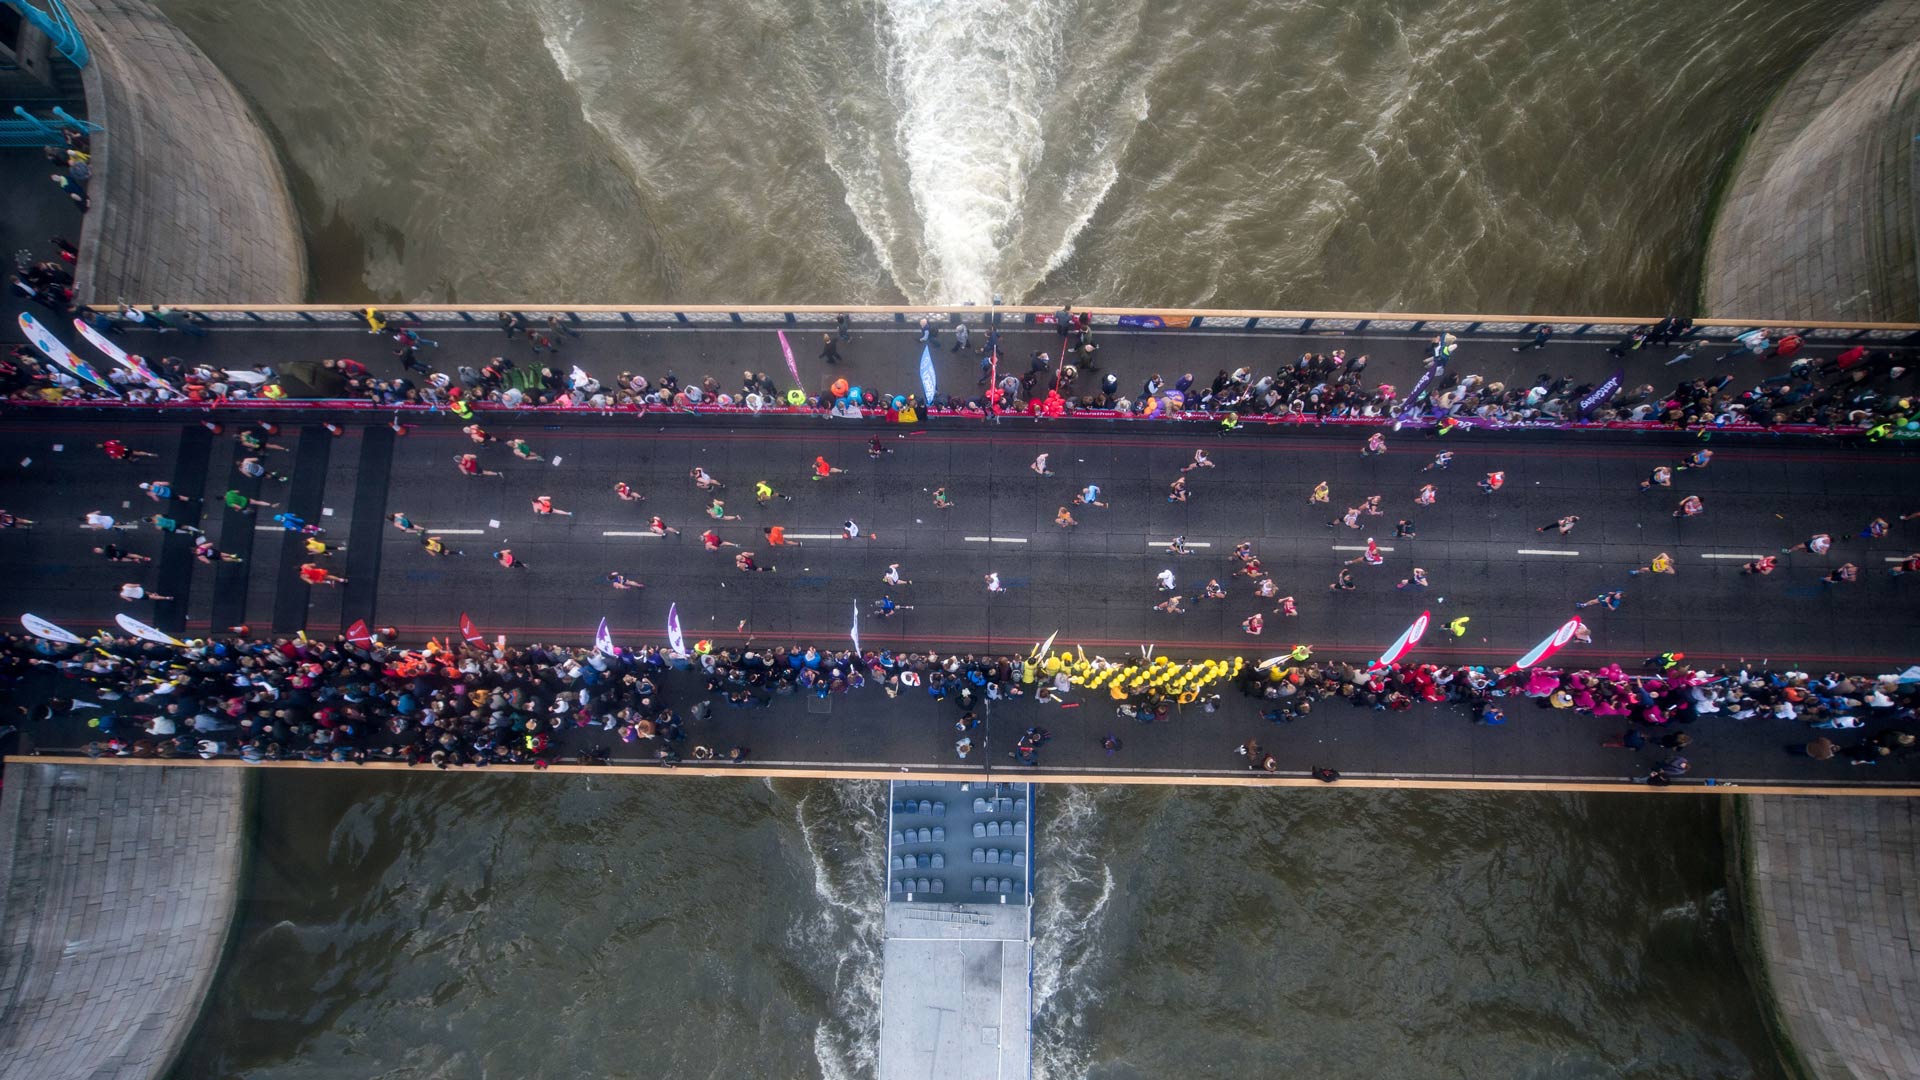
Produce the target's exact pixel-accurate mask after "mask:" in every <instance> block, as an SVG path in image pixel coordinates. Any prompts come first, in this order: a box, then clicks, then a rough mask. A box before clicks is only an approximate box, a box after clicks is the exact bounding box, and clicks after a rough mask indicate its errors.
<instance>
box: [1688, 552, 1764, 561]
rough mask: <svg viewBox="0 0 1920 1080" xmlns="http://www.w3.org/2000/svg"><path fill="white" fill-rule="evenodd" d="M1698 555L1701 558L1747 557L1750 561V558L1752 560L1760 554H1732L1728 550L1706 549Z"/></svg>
mask: <svg viewBox="0 0 1920 1080" xmlns="http://www.w3.org/2000/svg"><path fill="white" fill-rule="evenodd" d="M1700 557H1701V558H1703V559H1747V560H1749V561H1751V560H1753V559H1757V558H1759V557H1760V556H1758V555H1734V554H1731V553H1728V552H1723V551H1707V552H1702V553H1701V555H1700Z"/></svg>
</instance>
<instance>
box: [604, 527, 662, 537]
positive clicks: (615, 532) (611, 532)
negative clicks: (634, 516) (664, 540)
mask: <svg viewBox="0 0 1920 1080" xmlns="http://www.w3.org/2000/svg"><path fill="white" fill-rule="evenodd" d="M600 535H601V536H652V537H658V536H659V535H660V534H659V533H657V532H654V531H653V530H651V529H649V530H647V531H646V532H622V531H620V530H619V529H608V530H607V531H605V532H603V533H601V534H600Z"/></svg>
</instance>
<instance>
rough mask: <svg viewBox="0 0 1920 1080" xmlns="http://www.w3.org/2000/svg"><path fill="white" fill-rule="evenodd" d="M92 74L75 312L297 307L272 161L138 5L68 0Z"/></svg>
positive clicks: (211, 75) (143, 3)
mask: <svg viewBox="0 0 1920 1080" xmlns="http://www.w3.org/2000/svg"><path fill="white" fill-rule="evenodd" d="M67 6H68V7H69V8H70V9H71V10H72V12H73V15H74V21H75V22H76V24H77V25H78V26H79V27H80V32H81V34H82V36H83V37H84V38H85V40H86V43H87V47H88V49H89V51H90V52H91V54H92V62H91V63H89V64H88V65H87V67H86V69H85V70H84V71H83V72H82V86H83V88H84V92H85V94H86V99H87V111H88V117H89V119H90V120H92V121H93V122H94V123H97V124H100V125H102V126H103V130H101V131H99V132H97V133H95V135H94V136H93V168H94V180H93V184H92V188H91V192H90V193H91V196H92V201H93V206H92V209H91V210H90V211H89V212H88V214H87V217H86V222H85V224H84V225H83V226H82V228H81V231H80V238H79V248H80V255H79V261H78V265H77V266H76V267H75V270H74V277H75V279H76V283H77V286H78V300H79V301H80V302H81V303H87V304H94V305H108V304H112V303H115V302H116V301H119V300H122V299H136V298H138V299H146V300H158V301H162V302H166V303H173V304H180V305H189V306H190V305H193V304H203V303H207V304H211V303H289V302H297V301H300V300H303V299H305V298H306V295H307V256H306V246H305V243H304V241H303V240H302V236H301V231H300V223H299V219H298V217H297V216H296V215H295V213H294V206H293V199H292V196H291V195H290V194H289V193H288V188H287V180H286V176H285V174H284V173H283V172H282V170H281V167H280V159H279V156H278V154H277V153H276V151H275V149H274V146H273V142H272V140H271V139H270V138H269V137H268V135H267V132H266V129H265V128H264V127H263V126H262V125H261V123H260V122H259V121H258V120H257V119H256V118H255V116H254V114H253V111H252V110H251V109H250V108H249V107H248V105H247V102H246V100H245V99H244V98H243V97H241V95H240V91H239V90H238V89H237V88H235V86H234V85H233V83H232V82H230V81H228V79H227V77H226V76H225V75H222V74H221V73H220V70H219V69H218V68H216V67H215V66H214V65H213V61H211V60H209V59H208V58H207V56H206V54H205V53H202V52H201V51H200V49H199V48H198V47H197V46H195V45H194V43H193V42H192V41H191V40H189V39H188V38H187V36H186V34H185V33H183V32H181V30H180V29H179V28H178V27H176V26H174V25H173V23H171V22H169V21H168V20H167V18H166V17H165V16H163V15H161V14H160V12H159V10H158V9H156V8H155V7H154V6H153V5H152V4H151V3H148V2H147V0H69V3H68V5H67Z"/></svg>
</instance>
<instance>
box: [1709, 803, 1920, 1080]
mask: <svg viewBox="0 0 1920 1080" xmlns="http://www.w3.org/2000/svg"><path fill="white" fill-rule="evenodd" d="M1745 809H1746V814H1745V819H1746V832H1747V835H1746V838H1745V839H1746V842H1747V849H1748V857H1749V859H1750V862H1749V864H1748V866H1747V873H1748V876H1749V884H1750V886H1751V908H1752V910H1751V911H1749V913H1748V917H1749V920H1750V921H1751V923H1752V929H1753V931H1754V937H1755V939H1756V941H1757V944H1758V949H1759V952H1760V958H1761V961H1762V962H1763V964H1764V965H1765V967H1766V972H1767V978H1768V981H1769V982H1770V983H1771V987H1772V991H1773V1001H1774V1007H1775V1009H1776V1011H1777V1013H1778V1016H1779V1019H1780V1022H1781V1024H1782V1025H1783V1026H1784V1027H1785V1029H1786V1034H1787V1036H1788V1037H1789V1038H1791V1039H1792V1041H1793V1043H1794V1045H1795V1047H1796V1048H1797V1049H1798V1050H1799V1052H1800V1056H1801V1058H1802V1059H1803V1060H1804V1061H1805V1062H1806V1064H1807V1066H1808V1068H1809V1069H1810V1070H1811V1071H1812V1073H1813V1075H1814V1076H1815V1077H1817V1078H1819V1080H1836V1078H1848V1080H1853V1078H1858V1080H1911V1078H1912V1077H1915V1076H1920V861H1917V860H1920V847H1916V844H1917V843H1920V800H1914V799H1875V798H1857V797H1855V798H1846V797H1831V796H1827V797H1821V796H1748V797H1746V807H1745Z"/></svg>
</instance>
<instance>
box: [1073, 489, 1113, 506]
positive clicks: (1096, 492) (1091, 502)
mask: <svg viewBox="0 0 1920 1080" xmlns="http://www.w3.org/2000/svg"><path fill="white" fill-rule="evenodd" d="M1073 505H1075V506H1098V507H1101V508H1102V509H1104V508H1105V507H1106V505H1107V504H1106V503H1103V502H1101V501H1100V485H1099V484H1088V485H1087V486H1086V489H1085V490H1083V491H1082V492H1080V494H1078V495H1075V496H1074V497H1073Z"/></svg>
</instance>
